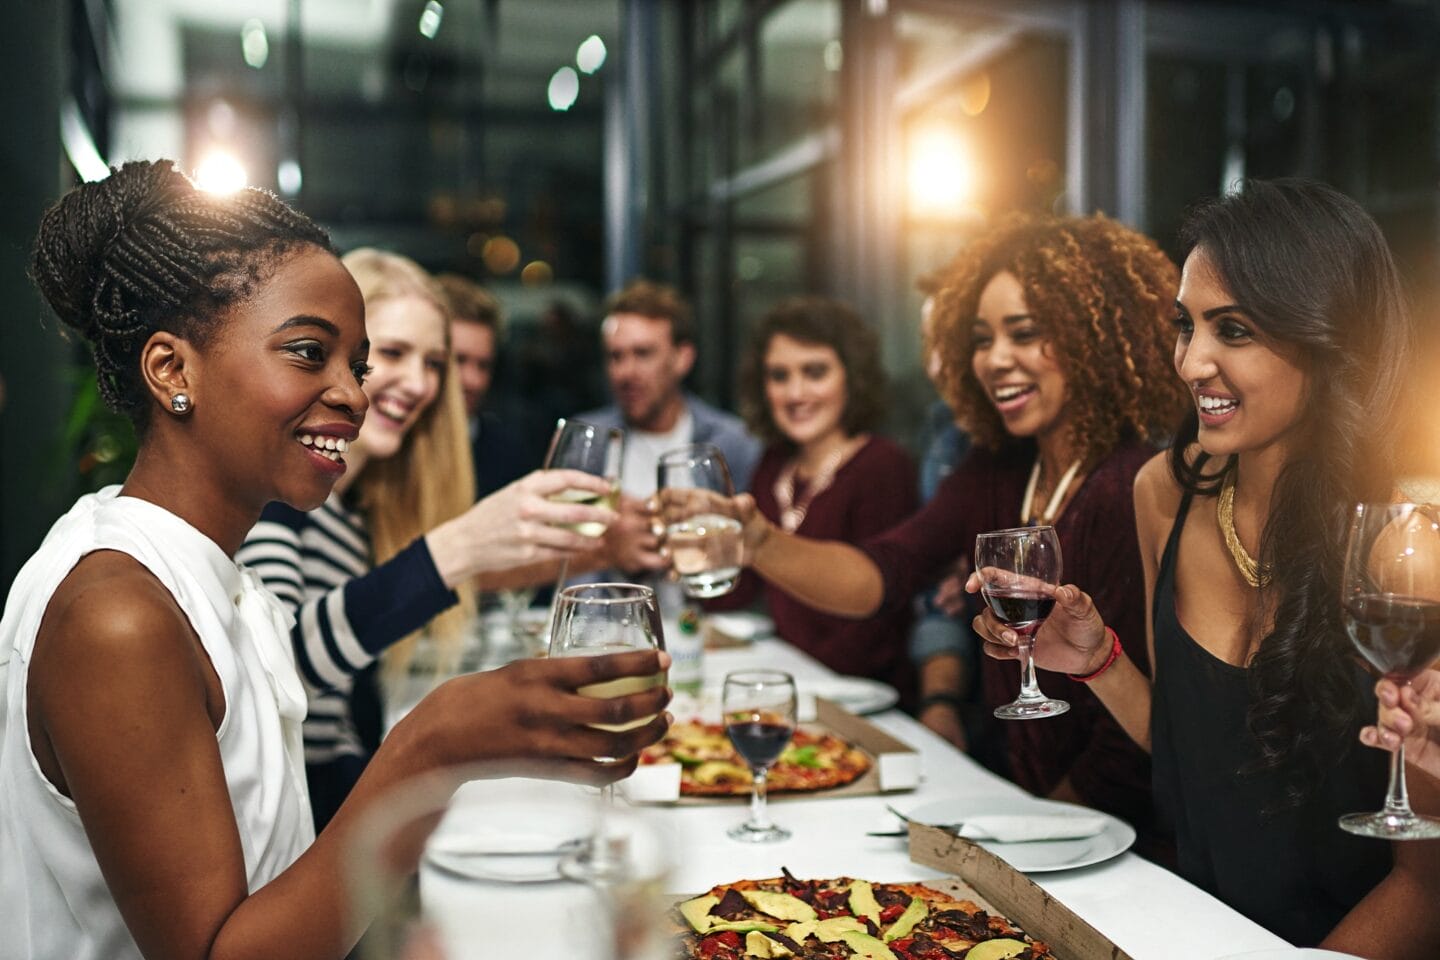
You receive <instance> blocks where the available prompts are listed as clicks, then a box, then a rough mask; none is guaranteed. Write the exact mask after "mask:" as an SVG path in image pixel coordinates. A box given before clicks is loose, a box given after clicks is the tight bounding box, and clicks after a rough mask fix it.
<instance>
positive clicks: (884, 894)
mask: <svg viewBox="0 0 1440 960" xmlns="http://www.w3.org/2000/svg"><path fill="white" fill-rule="evenodd" d="M873 891H874V893H875V902H876V903H878V904H880V906H882V907H893V906H896V905H897V904H898V905H899V906H900V907H901V908H902V909H903V908H905V907H907V906H909V905H910V894H908V893H906V892H905V891H904V890H896V889H894V888H893V887H889V886H886V885H885V884H883V883H882V884H881V885H880V886H878V887H874V888H873Z"/></svg>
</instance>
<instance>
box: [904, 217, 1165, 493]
mask: <svg viewBox="0 0 1440 960" xmlns="http://www.w3.org/2000/svg"><path fill="white" fill-rule="evenodd" d="M1006 271H1008V272H1009V273H1011V274H1014V276H1015V278H1016V279H1017V280H1019V281H1020V285H1021V287H1022V288H1023V289H1024V291H1025V301H1026V305H1027V306H1028V307H1029V309H1030V312H1031V313H1032V314H1033V315H1034V316H1035V318H1036V319H1037V320H1038V321H1039V322H1040V324H1041V326H1042V328H1043V329H1044V331H1045V337H1046V341H1047V344H1046V346H1047V349H1048V350H1050V351H1051V353H1052V355H1053V356H1054V358H1055V362H1056V363H1057V364H1058V365H1059V366H1060V369H1061V371H1062V372H1063V373H1064V375H1065V383H1066V398H1065V404H1066V411H1067V414H1068V419H1069V425H1070V430H1071V441H1072V443H1073V444H1074V446H1075V449H1076V451H1077V453H1078V454H1079V455H1080V456H1081V457H1082V458H1083V459H1084V461H1085V463H1086V464H1087V465H1093V464H1095V463H1097V462H1098V461H1099V460H1101V459H1103V458H1104V457H1105V456H1106V455H1107V454H1108V453H1109V452H1110V451H1111V450H1113V449H1114V448H1115V446H1116V444H1118V443H1119V442H1120V441H1121V440H1122V439H1123V438H1124V437H1126V436H1135V437H1138V438H1139V439H1141V440H1150V441H1155V440H1160V439H1164V438H1166V437H1168V436H1169V435H1170V433H1171V432H1172V431H1173V430H1174V428H1175V424H1176V423H1177V422H1178V421H1179V419H1180V415H1181V411H1182V410H1183V409H1184V407H1185V406H1186V404H1187V402H1188V399H1187V396H1186V393H1185V390H1184V387H1183V385H1182V384H1180V383H1179V381H1178V380H1177V379H1176V377H1175V370H1174V367H1173V362H1172V351H1173V346H1174V332H1173V330H1172V329H1171V328H1170V325H1169V321H1170V319H1171V318H1172V317H1173V315H1174V310H1175V306H1174V304H1175V293H1176V290H1177V288H1178V286H1179V275H1178V272H1177V271H1176V269H1175V265H1174V264H1173V263H1172V262H1171V261H1170V259H1169V258H1168V257H1166V256H1165V254H1164V253H1162V252H1161V250H1160V248H1159V247H1158V246H1156V245H1155V243H1154V241H1152V240H1150V239H1149V238H1148V237H1145V236H1143V235H1141V234H1139V233H1137V232H1135V231H1134V230H1131V229H1130V228H1129V227H1126V226H1124V225H1123V224H1120V223H1117V222H1116V221H1114V220H1111V219H1109V218H1107V217H1105V216H1102V215H1099V214H1097V215H1095V216H1091V217H1059V218H1057V217H1035V216H1029V215H1011V216H1009V217H1007V218H1006V219H1004V220H1002V221H1001V222H1000V223H999V224H998V225H997V226H996V227H995V228H994V229H991V230H989V231H987V232H986V233H984V234H983V235H982V236H981V237H979V238H978V239H977V240H976V241H975V242H973V243H971V244H970V245H969V246H967V247H966V248H965V249H964V250H963V251H961V253H960V254H959V255H958V256H957V257H956V258H955V259H954V260H953V261H951V262H950V263H949V264H948V265H947V266H946V267H945V268H944V269H943V270H941V271H940V272H939V273H938V274H936V275H934V279H932V280H931V281H930V284H931V285H932V286H934V285H938V287H939V289H938V290H935V292H934V294H933V296H934V298H935V303H934V317H933V320H932V324H931V331H932V333H931V337H932V338H933V340H934V346H935V348H936V349H938V350H939V352H940V360H941V365H942V368H943V371H942V373H941V382H940V388H941V392H942V393H943V394H944V397H945V400H946V402H948V403H949V404H950V406H951V408H952V409H953V410H954V411H955V414H956V417H957V418H958V419H959V421H960V422H961V424H962V425H963V426H964V427H965V428H966V430H968V431H969V432H970V435H971V436H972V437H973V438H974V439H975V441H976V442H977V443H979V444H983V445H985V446H989V447H992V448H998V447H1000V446H1002V445H1004V444H1005V443H1007V442H1009V440H1010V436H1009V434H1008V433H1006V431H1005V427H1004V423H1003V421H1002V420H1001V418H1000V415H999V413H998V412H996V410H995V404H994V403H993V401H991V399H990V397H989V395H988V394H987V393H986V392H985V389H984V387H982V386H981V385H980V382H979V381H978V380H977V379H976V377H975V372H974V370H973V368H972V363H971V360H972V358H973V356H974V353H975V347H974V342H973V339H972V335H971V324H972V322H973V321H974V319H975V311H976V308H977V305H978V303H979V300H980V293H981V291H982V290H984V288H985V285H986V284H988V283H989V282H990V280H991V279H992V278H994V276H995V275H996V274H998V273H1001V272H1006Z"/></svg>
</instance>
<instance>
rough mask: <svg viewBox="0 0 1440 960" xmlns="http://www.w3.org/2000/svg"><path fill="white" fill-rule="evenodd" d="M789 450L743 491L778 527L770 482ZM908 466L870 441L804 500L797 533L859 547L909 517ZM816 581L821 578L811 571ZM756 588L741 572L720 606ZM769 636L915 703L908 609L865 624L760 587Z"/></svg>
mask: <svg viewBox="0 0 1440 960" xmlns="http://www.w3.org/2000/svg"><path fill="white" fill-rule="evenodd" d="M790 455H791V452H790V450H789V449H786V448H783V447H779V446H771V447H770V448H769V449H767V450H766V451H765V455H764V456H763V457H761V459H760V464H759V466H757V467H756V468H755V473H754V476H753V477H752V478H751V480H750V492H751V493H752V494H753V495H754V497H755V505H756V506H757V507H758V508H759V510H760V512H761V513H762V514H764V515H765V516H766V517H768V518H769V519H770V521H771V522H772V523H778V522H779V517H780V507H779V505H778V504H777V503H776V501H775V480H776V478H777V477H779V475H780V470H781V468H783V467H784V466H785V462H786V461H787V460H788V459H789V458H790ZM916 489H917V488H916V483H915V465H914V463H913V462H912V461H911V460H910V457H909V455H908V454H907V453H906V452H905V451H904V450H903V449H901V448H900V446H899V445H898V444H896V443H895V442H894V441H892V440H887V439H886V438H884V437H879V436H872V437H871V438H870V439H869V440H867V441H866V442H865V445H864V446H863V447H861V448H860V449H859V450H858V451H856V452H855V454H854V456H852V457H851V458H850V459H849V460H847V461H846V462H845V463H844V465H842V466H841V467H840V469H839V470H838V471H837V472H836V473H835V479H834V480H833V481H832V482H831V484H830V486H829V487H828V488H826V489H825V490H823V491H821V493H820V494H819V496H817V497H816V498H815V499H814V500H813V501H811V503H810V507H809V511H808V512H807V513H806V514H805V519H804V520H803V521H801V523H800V526H799V528H798V529H797V530H796V531H795V532H796V533H797V534H799V535H801V536H804V537H809V538H811V539H815V540H841V541H844V542H845V543H851V544H859V543H860V542H861V541H862V540H865V539H867V538H869V537H873V536H875V535H876V534H878V533H880V532H882V531H884V530H889V529H890V528H891V527H893V526H895V525H896V524H897V523H899V522H900V521H902V520H904V519H905V518H906V517H908V516H910V515H911V514H912V513H914V512H915V507H916V501H917V499H918V497H917V494H916ZM804 498H805V484H803V483H799V482H797V483H796V484H795V501H796V502H797V503H803V502H804ZM816 576H824V573H823V572H822V571H816ZM762 586H763V584H762V583H761V579H760V577H759V576H758V575H756V574H755V573H753V572H751V571H749V570H747V571H746V572H745V574H744V576H742V577H741V579H740V583H739V585H738V586H737V587H736V589H735V591H734V592H733V593H731V594H730V596H728V597H726V598H725V600H724V602H723V603H722V604H717V605H715V606H718V607H722V608H725V609H734V608H736V607H743V606H746V605H748V604H749V603H751V602H752V601H753V600H754V598H755V596H756V595H757V593H758V592H759V591H760V590H761V588H762ZM764 592H765V596H766V599H767V600H768V602H769V607H770V616H771V618H772V619H774V621H775V632H776V633H777V634H779V636H781V637H782V638H784V639H785V640H786V641H788V642H789V643H792V644H794V645H795V646H797V647H799V648H800V649H801V650H804V651H805V652H806V653H808V654H810V655H811V656H812V657H814V658H815V659H817V660H819V661H820V662H821V663H823V664H825V665H826V666H827V667H829V668H830V669H831V670H834V671H836V672H837V673H844V674H851V675H853V676H862V677H874V678H875V679H877V680H883V681H885V682H886V683H888V684H891V685H892V686H894V687H895V689H897V690H899V691H900V696H901V702H902V703H904V704H906V705H909V704H912V703H913V701H914V690H915V679H914V672H913V669H912V668H911V665H910V659H909V657H908V655H907V653H906V649H907V648H906V637H908V636H909V633H910V617H911V611H910V604H909V603H908V602H906V603H901V604H896V605H895V606H894V607H893V608H891V609H888V610H885V611H884V612H882V613H881V614H880V615H878V616H875V617H871V618H869V619H866V620H851V619H847V618H845V617H832V616H830V615H829V614H825V613H820V612H819V611H817V610H815V609H814V608H813V607H808V606H806V605H805V604H803V603H801V602H800V601H799V600H796V599H795V598H794V597H792V596H790V595H789V594H787V593H785V592H783V591H781V590H765V591H764Z"/></svg>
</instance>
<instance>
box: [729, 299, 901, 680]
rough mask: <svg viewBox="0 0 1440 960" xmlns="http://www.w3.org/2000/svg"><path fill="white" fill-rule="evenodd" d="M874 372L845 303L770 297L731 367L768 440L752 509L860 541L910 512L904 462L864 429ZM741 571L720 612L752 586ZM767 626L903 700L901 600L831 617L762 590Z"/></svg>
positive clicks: (880, 385) (818, 533)
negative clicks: (869, 613) (737, 368)
mask: <svg viewBox="0 0 1440 960" xmlns="http://www.w3.org/2000/svg"><path fill="white" fill-rule="evenodd" d="M884 403H885V374H884V370H883V368H882V366H881V363H880V345H879V343H878V342H877V339H876V337H875V334H874V333H873V332H872V331H871V330H870V328H869V327H868V326H867V325H866V323H865V321H864V320H863V319H861V317H860V316H859V314H857V313H856V312H855V311H854V310H852V309H850V307H848V306H846V305H845V304H843V303H840V302H838V301H835V300H827V299H823V298H820V297H798V298H794V299H791V300H786V301H783V302H781V303H779V304H777V305H776V306H775V307H774V308H773V309H772V310H771V311H770V312H769V313H767V314H766V315H765V317H764V319H763V320H762V321H761V322H760V325H759V326H758V328H757V329H756V331H755V334H754V336H753V337H752V340H751V345H750V348H749V350H748V352H747V353H746V356H745V358H744V361H743V366H742V370H741V406H742V409H743V411H744V413H745V418H746V421H747V423H748V425H749V427H750V429H751V431H752V432H753V433H754V434H755V435H756V436H758V437H760V438H761V439H763V440H765V441H766V442H767V443H768V444H769V446H768V447H767V448H766V450H765V454H764V456H763V457H762V458H761V460H760V463H759V465H758V466H757V467H756V468H755V474H754V476H753V477H752V479H751V482H750V489H751V492H752V493H753V494H754V497H755V502H756V504H757V506H758V509H759V510H760V512H761V514H762V515H763V516H765V517H766V518H768V519H769V520H770V521H771V522H773V523H777V524H779V525H780V526H781V527H782V528H783V529H784V530H786V531H788V532H792V533H796V532H798V533H800V534H803V535H804V536H807V537H814V538H823V539H826V540H836V541H840V542H843V543H859V542H860V541H862V540H864V539H866V538H868V537H872V536H874V535H875V534H877V533H879V532H881V531H882V530H887V529H889V528H890V527H892V526H894V525H895V524H896V523H898V522H900V521H901V520H903V519H904V518H905V517H907V516H909V515H910V513H911V512H912V511H913V510H914V509H915V505H916V500H917V495H916V485H915V467H914V464H913V463H912V462H911V460H910V457H909V455H907V454H906V453H905V451H904V450H902V449H901V448H900V447H899V446H898V445H897V444H896V443H894V442H893V441H891V440H889V439H888V438H886V437H882V436H878V435H875V434H873V433H871V432H870V431H872V430H873V429H875V427H877V426H879V423H880V419H881V417H882V415H883V413H884ZM758 580H759V578H757V577H756V576H755V574H753V573H748V574H746V575H745V576H743V577H742V578H741V581H740V584H739V586H738V588H737V590H736V591H735V593H734V594H732V595H731V596H730V597H727V598H726V599H725V601H723V602H721V603H719V604H717V606H718V607H721V608H724V609H733V608H736V607H741V606H747V605H748V604H749V603H750V602H752V600H753V598H754V597H755V595H756V593H757V592H758V591H759V590H760V589H761V588H762V584H760V583H759V582H758ZM764 594H765V600H766V603H767V605H768V607H769V611H770V615H771V617H772V619H774V621H775V626H776V629H777V631H778V632H779V634H780V635H781V636H783V637H784V638H785V639H786V640H788V641H789V642H790V643H793V644H795V645H796V646H798V647H800V648H801V649H802V650H805V651H806V652H808V653H810V654H811V655H812V656H814V657H816V658H818V659H819V660H820V661H821V662H822V663H825V664H826V665H827V666H829V667H830V668H831V669H833V670H836V671H838V672H840V673H848V674H855V675H859V676H867V677H874V678H876V679H879V680H883V681H885V682H886V683H889V684H891V685H892V686H894V687H895V688H896V689H897V690H899V691H900V694H901V697H902V701H903V702H904V703H905V704H906V705H911V704H913V701H914V688H915V683H914V676H913V673H912V672H911V669H910V663H909V659H908V658H907V657H906V655H905V646H904V644H903V643H901V642H900V638H902V637H904V636H905V635H906V633H907V631H908V628H909V623H910V610H909V608H908V607H904V608H900V609H896V610H893V611H888V612H887V613H886V615H884V616H880V617H875V618H873V619H870V620H866V621H856V620H853V619H847V618H844V617H836V616H833V615H831V614H829V613H826V612H822V611H820V610H816V609H815V608H813V607H811V606H807V605H806V604H804V603H801V602H800V601H798V600H796V599H795V598H794V597H792V596H790V595H789V594H787V593H785V592H784V591H783V590H772V589H765V591H764Z"/></svg>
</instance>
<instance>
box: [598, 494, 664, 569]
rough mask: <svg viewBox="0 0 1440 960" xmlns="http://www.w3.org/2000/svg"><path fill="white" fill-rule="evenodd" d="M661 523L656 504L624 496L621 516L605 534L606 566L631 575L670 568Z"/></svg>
mask: <svg viewBox="0 0 1440 960" xmlns="http://www.w3.org/2000/svg"><path fill="white" fill-rule="evenodd" d="M657 524H658V520H657V518H656V515H655V512H654V506H653V504H652V503H649V502H646V501H644V500H637V499H635V498H634V497H627V496H624V495H622V496H621V497H620V512H619V516H617V517H616V518H615V521H614V522H613V523H611V524H610V526H609V527H608V528H607V529H606V531H605V537H604V553H605V562H606V565H607V566H610V567H614V568H616V569H618V570H624V571H626V572H629V573H633V572H635V571H638V570H664V569H666V568H667V567H668V566H669V561H668V560H666V559H665V557H664V555H663V554H661V552H660V536H659V533H658V532H657V530H656V526H657Z"/></svg>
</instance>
